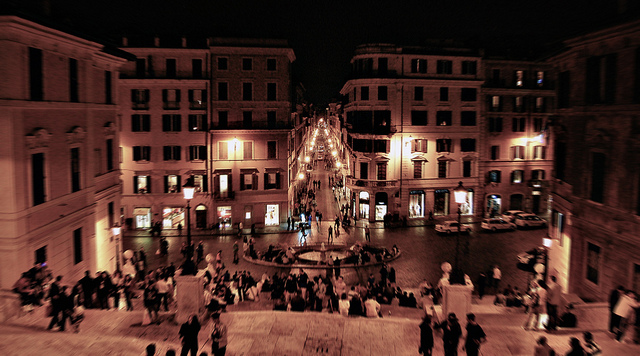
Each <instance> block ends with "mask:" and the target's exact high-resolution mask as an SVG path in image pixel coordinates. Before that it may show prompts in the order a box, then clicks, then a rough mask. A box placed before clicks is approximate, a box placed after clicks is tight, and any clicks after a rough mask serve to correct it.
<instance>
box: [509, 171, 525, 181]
mask: <svg viewBox="0 0 640 356" xmlns="http://www.w3.org/2000/svg"><path fill="white" fill-rule="evenodd" d="M523 176H524V171H523V170H515V171H513V172H511V183H522V179H523Z"/></svg>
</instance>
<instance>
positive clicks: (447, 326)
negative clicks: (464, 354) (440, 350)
mask: <svg viewBox="0 0 640 356" xmlns="http://www.w3.org/2000/svg"><path fill="white" fill-rule="evenodd" d="M437 327H438V328H440V329H442V343H443V346H444V355H445V356H457V355H458V344H459V343H460V337H461V336H462V328H461V327H460V323H458V317H457V316H456V314H455V313H449V315H448V316H447V320H445V321H443V322H442V323H440V324H438V325H437Z"/></svg>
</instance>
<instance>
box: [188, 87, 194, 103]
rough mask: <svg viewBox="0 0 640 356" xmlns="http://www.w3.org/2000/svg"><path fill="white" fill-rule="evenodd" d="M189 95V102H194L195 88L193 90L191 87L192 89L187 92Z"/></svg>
mask: <svg viewBox="0 0 640 356" xmlns="http://www.w3.org/2000/svg"><path fill="white" fill-rule="evenodd" d="M187 95H188V96H189V102H190V103H191V102H193V90H192V89H190V90H189V91H188V92H187Z"/></svg>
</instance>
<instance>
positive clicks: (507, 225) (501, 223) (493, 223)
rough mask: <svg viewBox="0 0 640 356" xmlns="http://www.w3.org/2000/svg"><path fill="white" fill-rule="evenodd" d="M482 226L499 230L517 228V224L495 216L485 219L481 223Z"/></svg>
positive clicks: (491, 229) (485, 228)
mask: <svg viewBox="0 0 640 356" xmlns="http://www.w3.org/2000/svg"><path fill="white" fill-rule="evenodd" d="M480 227H481V228H482V229H483V230H489V231H497V230H515V228H516V224H514V223H512V222H508V221H505V220H503V219H498V218H493V219H484V220H482V222H481V223H480Z"/></svg>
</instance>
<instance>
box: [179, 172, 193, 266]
mask: <svg viewBox="0 0 640 356" xmlns="http://www.w3.org/2000/svg"><path fill="white" fill-rule="evenodd" d="M195 191H196V187H195V185H194V184H193V178H189V179H187V182H186V183H185V184H184V185H183V186H182V194H184V198H185V199H186V200H187V251H190V252H189V253H188V254H187V259H191V258H192V257H193V256H192V254H193V251H192V250H191V205H190V204H189V203H190V202H191V199H193V195H194V193H195Z"/></svg>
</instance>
